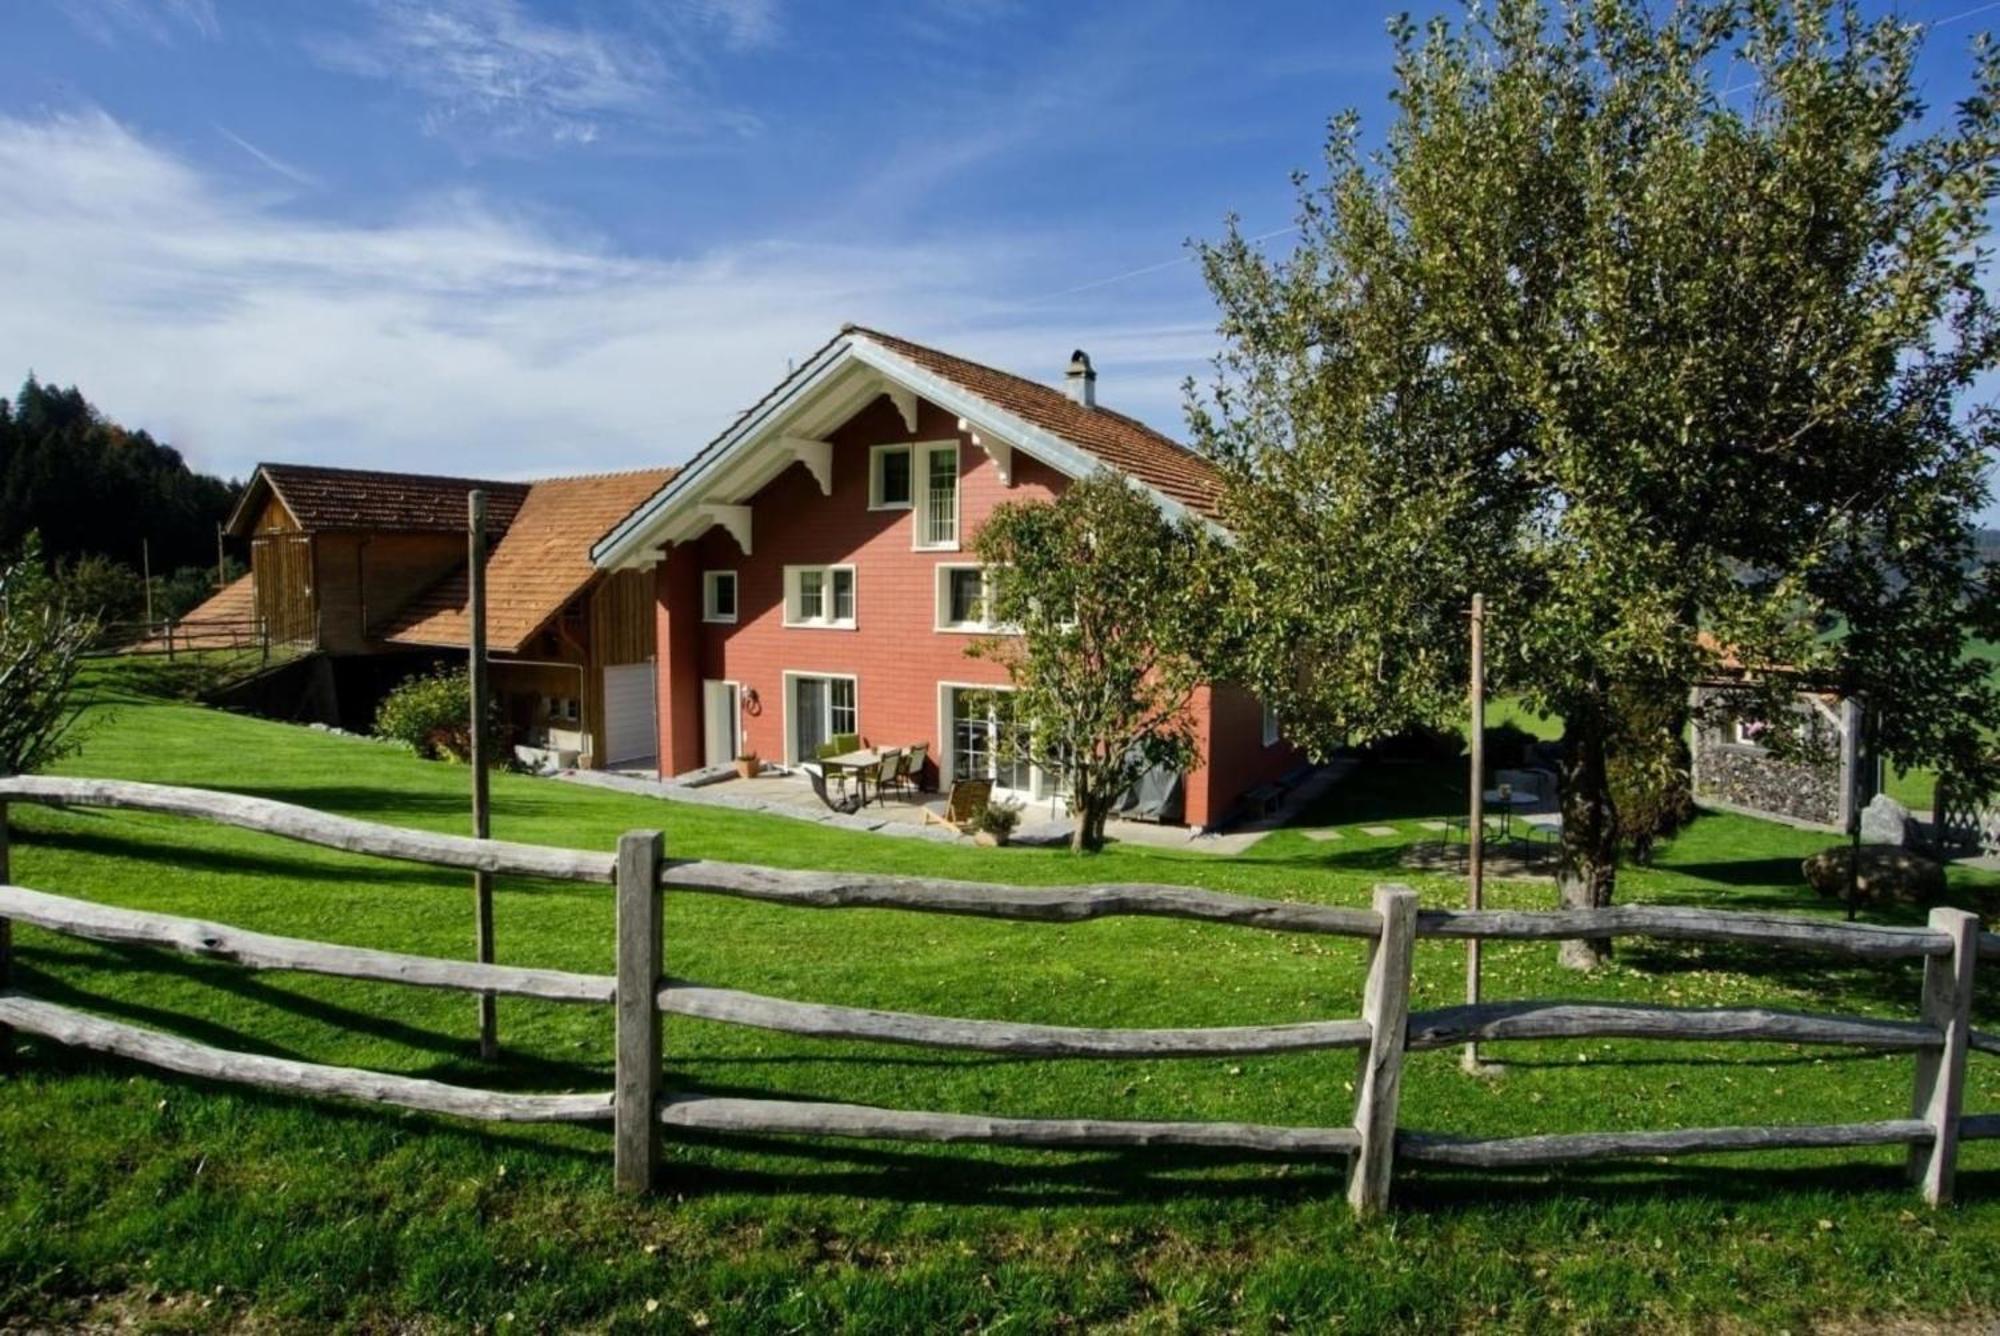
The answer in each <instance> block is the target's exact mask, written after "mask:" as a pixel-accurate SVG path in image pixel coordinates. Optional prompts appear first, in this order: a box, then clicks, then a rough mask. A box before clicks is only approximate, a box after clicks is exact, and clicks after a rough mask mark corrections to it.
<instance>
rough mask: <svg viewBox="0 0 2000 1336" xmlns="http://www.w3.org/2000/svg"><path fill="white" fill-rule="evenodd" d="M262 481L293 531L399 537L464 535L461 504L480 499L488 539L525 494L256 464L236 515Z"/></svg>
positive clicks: (417, 478)
mask: <svg viewBox="0 0 2000 1336" xmlns="http://www.w3.org/2000/svg"><path fill="white" fill-rule="evenodd" d="M259 481H261V482H263V483H265V484H267V485H269V486H270V487H271V488H272V489H273V490H275V491H276V492H277V494H278V497H279V499H280V500H282V501H283V502H284V503H285V508H286V509H287V510H289V511H291V512H292V518H294V519H296V520H297V521H298V522H299V527H300V528H302V529H304V530H306V531H307V532H308V533H311V532H324V531H327V530H343V529H344V530H355V529H361V530H375V531H378V532H398V533H411V532H417V533H441V532H443V533H463V532H465V520H466V515H465V504H466V503H465V498H466V497H467V495H469V494H470V493H472V492H474V491H480V490H483V491H485V493H486V519H487V523H488V524H489V525H490V526H491V527H492V529H493V531H494V532H495V533H501V532H504V531H505V530H506V528H507V526H508V525H509V524H510V523H512V521H513V519H514V513H515V512H516V511H517V510H519V509H520V508H521V502H522V501H523V500H525V499H526V497H527V495H528V484H526V483H523V482H493V481H488V480H486V479H481V478H438V477H431V476H429V475H426V474H422V473H377V472H374V471H371V470H368V469H334V468H319V467H316V466H313V465H308V464H261V465H259V466H258V469H257V477H256V479H254V480H253V481H252V484H251V486H250V488H249V489H248V490H247V491H246V492H245V493H244V498H243V502H242V504H240V505H239V506H238V508H237V515H236V517H233V518H232V519H231V521H230V528H231V529H235V528H236V523H237V519H239V518H241V517H243V516H245V515H247V514H250V513H253V512H250V511H249V509H248V507H249V506H250V505H251V497H252V495H253V494H255V493H256V492H257V491H258V490H259V489H258V487H257V483H258V482H259Z"/></svg>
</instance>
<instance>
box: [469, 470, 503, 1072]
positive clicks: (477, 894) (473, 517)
mask: <svg viewBox="0 0 2000 1336" xmlns="http://www.w3.org/2000/svg"><path fill="white" fill-rule="evenodd" d="M466 506H467V530H468V532H467V535H466V587H467V591H468V592H467V597H466V616H467V619H468V621H470V623H471V634H470V637H469V638H470V641H471V655H472V662H471V664H470V665H469V668H468V675H469V677H470V679H471V688H472V689H471V696H472V701H471V707H472V711H471V712H472V721H471V724H472V726H471V744H470V749H471V753H472V833H473V834H474V835H475V836H477V837H478V838H479V839H482V840H483V839H486V838H488V837H489V836H491V835H492V833H493V830H492V811H491V803H492V799H491V794H490V793H489V791H488V783H487V774H486V767H487V765H488V763H489V761H490V760H491V758H490V757H488V756H487V754H486V493H484V492H480V491H475V492H473V493H472V495H471V496H469V497H468V498H466ZM472 900H473V916H474V922H475V925H476V928H475V936H476V939H477V940H476V942H475V945H476V947H477V949H478V955H479V961H480V963H481V964H487V965H490V964H492V963H493V874H492V873H490V872H475V873H473V874H472ZM499 1054H500V1027H499V1017H498V1015H497V1014H496V1011H495V1005H494V997H493V994H491V993H481V994H480V995H479V1056H480V1057H482V1058H486V1059H488V1060H491V1059H493V1058H496V1057H498V1056H499Z"/></svg>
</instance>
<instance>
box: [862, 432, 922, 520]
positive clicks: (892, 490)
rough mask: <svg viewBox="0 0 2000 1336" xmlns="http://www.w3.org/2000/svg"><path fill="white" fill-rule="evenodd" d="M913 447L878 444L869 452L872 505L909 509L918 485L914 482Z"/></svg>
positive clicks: (876, 507) (870, 500) (869, 480)
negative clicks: (911, 476)
mask: <svg viewBox="0 0 2000 1336" xmlns="http://www.w3.org/2000/svg"><path fill="white" fill-rule="evenodd" d="M911 456H912V451H911V447H909V446H907V445H878V446H875V447H874V448H873V449H871V450H869V452H868V508H869V509H870V510H908V509H909V508H910V506H911V505H912V497H913V495H914V488H912V486H911V485H910V469H911Z"/></svg>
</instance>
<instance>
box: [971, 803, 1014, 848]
mask: <svg viewBox="0 0 2000 1336" xmlns="http://www.w3.org/2000/svg"><path fill="white" fill-rule="evenodd" d="M973 822H974V825H975V826H976V827H977V828H978V829H980V830H983V831H985V832H986V833H987V834H988V835H991V836H993V837H995V838H996V839H1002V840H1004V839H1006V838H1007V837H1008V836H1009V835H1012V834H1013V833H1014V827H1016V826H1018V825H1020V824H1021V805H1020V804H1019V803H1010V802H990V803H987V804H986V805H985V806H984V807H982V808H980V809H979V815H978V816H977V817H975V818H973Z"/></svg>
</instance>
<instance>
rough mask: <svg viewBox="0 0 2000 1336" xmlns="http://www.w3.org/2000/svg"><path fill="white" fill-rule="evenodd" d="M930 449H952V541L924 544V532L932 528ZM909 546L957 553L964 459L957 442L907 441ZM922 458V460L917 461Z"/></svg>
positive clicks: (962, 514)
mask: <svg viewBox="0 0 2000 1336" xmlns="http://www.w3.org/2000/svg"><path fill="white" fill-rule="evenodd" d="M933 450H949V451H951V489H952V492H951V495H952V502H951V541H950V542H946V543H927V542H925V541H924V535H925V534H926V533H928V532H929V531H930V527H931V487H930V477H931V474H930V455H931V451H933ZM910 451H911V454H910V499H911V501H912V502H913V503H914V504H913V506H912V508H911V511H910V549H911V551H914V552H956V551H958V548H959V537H960V535H961V534H963V533H964V532H965V477H964V471H965V460H964V458H963V456H962V454H961V453H960V449H959V442H958V441H957V440H955V439H954V440H949V441H912V442H911V443H910ZM919 461H921V463H920V462H919Z"/></svg>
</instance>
